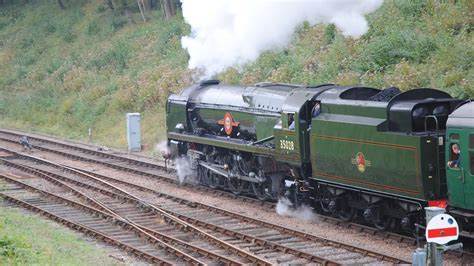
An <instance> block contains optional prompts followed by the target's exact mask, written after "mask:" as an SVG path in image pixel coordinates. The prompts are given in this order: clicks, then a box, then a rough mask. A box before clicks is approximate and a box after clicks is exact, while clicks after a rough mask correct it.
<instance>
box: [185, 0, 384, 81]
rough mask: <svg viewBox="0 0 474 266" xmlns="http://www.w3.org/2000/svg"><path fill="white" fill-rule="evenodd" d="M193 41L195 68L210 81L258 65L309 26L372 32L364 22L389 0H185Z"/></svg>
mask: <svg viewBox="0 0 474 266" xmlns="http://www.w3.org/2000/svg"><path fill="white" fill-rule="evenodd" d="M181 1H182V7H183V16H184V18H185V20H186V22H187V23H189V25H191V35H190V36H186V37H183V38H182V40H181V42H182V46H183V48H185V49H187V50H188V52H189V55H190V60H189V68H198V69H201V70H203V71H204V75H205V76H206V77H211V76H212V75H214V74H216V73H219V72H221V71H223V70H225V69H226V68H228V67H230V66H235V67H240V66H242V65H244V64H246V63H249V62H251V61H254V60H255V59H257V57H258V56H259V55H260V53H262V52H264V51H267V50H272V49H276V48H281V47H284V46H286V45H288V43H289V42H290V41H291V37H292V35H293V32H294V31H295V29H296V28H297V26H298V25H300V24H301V23H302V22H304V21H308V22H309V23H310V24H311V25H314V24H317V23H334V25H336V27H337V28H338V29H339V30H340V31H341V33H342V34H343V35H345V36H351V37H355V38H357V37H360V36H361V35H362V34H364V33H365V32H367V30H368V25H367V21H366V20H365V18H364V16H365V15H367V14H369V13H370V12H373V11H374V10H376V9H377V8H378V7H380V5H381V4H382V3H383V0H199V1H197V0H181Z"/></svg>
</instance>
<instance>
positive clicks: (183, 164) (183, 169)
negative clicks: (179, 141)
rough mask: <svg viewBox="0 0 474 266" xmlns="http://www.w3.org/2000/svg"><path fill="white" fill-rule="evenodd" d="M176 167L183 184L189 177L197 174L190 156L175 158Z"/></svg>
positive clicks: (180, 181)
mask: <svg viewBox="0 0 474 266" xmlns="http://www.w3.org/2000/svg"><path fill="white" fill-rule="evenodd" d="M175 169H176V173H177V174H178V179H179V183H180V184H183V183H184V182H185V181H192V180H186V179H187V178H188V177H194V176H195V175H196V173H195V171H193V170H192V169H191V164H190V162H189V158H187V157H178V158H176V160H175Z"/></svg>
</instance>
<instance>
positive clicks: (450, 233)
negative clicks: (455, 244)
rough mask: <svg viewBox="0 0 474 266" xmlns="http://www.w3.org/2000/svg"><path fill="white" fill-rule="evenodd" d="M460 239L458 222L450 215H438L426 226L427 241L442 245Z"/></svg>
mask: <svg viewBox="0 0 474 266" xmlns="http://www.w3.org/2000/svg"><path fill="white" fill-rule="evenodd" d="M458 238H459V226H458V223H457V222H456V220H455V219H454V218H453V217H452V216H451V215H448V214H438V215H436V216H435V217H433V218H431V220H430V221H429V223H428V225H427V226H426V241H427V242H428V243H436V244H440V245H444V244H447V243H448V242H450V241H453V240H457V239H458Z"/></svg>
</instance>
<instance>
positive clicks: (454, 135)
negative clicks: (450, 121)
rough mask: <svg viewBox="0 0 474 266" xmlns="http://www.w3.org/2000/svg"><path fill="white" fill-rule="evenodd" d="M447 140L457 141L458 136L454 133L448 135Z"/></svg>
mask: <svg viewBox="0 0 474 266" xmlns="http://www.w3.org/2000/svg"><path fill="white" fill-rule="evenodd" d="M449 138H450V139H452V140H459V134H456V133H453V134H450V135H449Z"/></svg>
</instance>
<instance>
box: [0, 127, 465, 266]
mask: <svg viewBox="0 0 474 266" xmlns="http://www.w3.org/2000/svg"><path fill="white" fill-rule="evenodd" d="M21 135H23V134H20V133H15V132H13V131H5V130H0V141H6V142H10V143H15V144H18V139H19V137H20V136H21ZM27 135H28V134H27ZM29 136H30V135H29ZM30 140H31V141H32V143H33V146H34V148H35V149H38V150H42V151H46V152H51V153H55V154H58V155H61V156H66V157H68V158H72V159H75V160H81V161H85V162H90V163H94V164H100V165H104V166H107V167H110V168H113V169H117V170H119V171H126V172H129V173H133V174H136V175H140V176H143V177H148V178H153V179H157V180H160V181H165V182H168V183H171V184H174V185H176V186H180V187H182V188H184V189H188V190H189V191H191V190H196V189H199V190H203V191H206V192H208V193H212V194H215V195H219V196H226V197H230V198H234V199H238V200H241V201H243V202H245V203H246V204H255V205H259V206H262V205H263V206H266V207H268V208H275V203H270V202H262V201H260V200H257V199H253V198H249V197H242V196H238V197H237V196H236V195H234V194H232V193H230V192H225V191H220V190H213V189H209V188H207V187H202V186H196V185H195V184H180V182H179V181H178V180H177V179H176V178H175V177H174V176H173V175H170V174H167V173H165V172H164V165H163V164H160V163H159V162H150V161H146V162H145V161H144V160H136V159H135V158H130V157H129V155H118V154H115V153H109V152H104V151H98V150H97V148H94V147H93V146H90V145H85V144H80V143H72V144H71V143H68V142H67V141H63V140H58V142H56V141H55V140H54V138H53V140H51V137H48V139H47V140H44V139H43V138H42V137H32V136H30ZM77 146H80V147H79V148H77ZM83 146H87V147H83ZM58 147H60V148H59V149H58ZM69 150H74V152H73V153H71V152H69ZM91 155H93V156H91ZM0 156H1V154H0ZM104 159H106V160H107V161H104ZM88 173H89V174H90V175H97V174H96V173H93V172H88ZM102 178H105V177H104V176H102ZM115 182H118V183H120V182H123V181H119V180H116V181H115ZM124 185H126V186H129V187H131V186H133V185H134V184H132V183H130V182H128V183H124ZM137 189H139V190H146V189H147V188H137ZM153 193H159V192H157V191H154V192H153ZM166 197H170V196H169V195H167V196H166ZM317 217H318V219H320V220H323V221H325V222H328V223H332V224H336V225H338V226H342V227H345V228H351V229H354V230H357V231H358V232H365V233H369V234H372V235H375V236H378V237H381V238H384V239H391V240H394V241H397V242H400V243H407V244H410V245H415V244H416V239H414V238H413V237H409V236H405V235H400V234H396V233H393V232H386V231H379V230H377V229H375V228H373V227H369V226H365V225H363V224H358V223H347V222H344V221H341V220H339V219H337V218H334V217H329V216H323V215H317ZM451 254H454V256H462V257H466V258H472V259H474V255H473V254H472V253H469V252H455V253H451Z"/></svg>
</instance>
